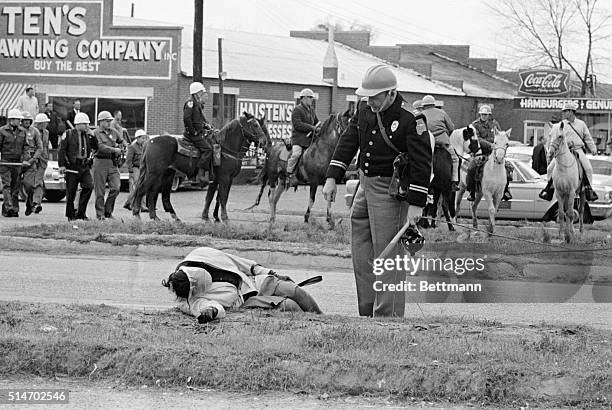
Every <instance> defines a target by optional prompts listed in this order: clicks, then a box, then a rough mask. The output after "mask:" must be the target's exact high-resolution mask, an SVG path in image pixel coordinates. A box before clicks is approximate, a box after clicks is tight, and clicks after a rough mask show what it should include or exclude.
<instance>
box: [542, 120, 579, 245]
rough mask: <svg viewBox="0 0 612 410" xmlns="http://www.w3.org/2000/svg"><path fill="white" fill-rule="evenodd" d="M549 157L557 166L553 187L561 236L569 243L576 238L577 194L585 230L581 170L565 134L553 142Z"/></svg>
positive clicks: (561, 133) (561, 134)
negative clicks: (551, 157)
mask: <svg viewBox="0 0 612 410" xmlns="http://www.w3.org/2000/svg"><path fill="white" fill-rule="evenodd" d="M549 156H553V157H554V158H555V161H556V165H555V167H554V169H553V171H552V178H553V186H554V187H555V195H556V197H557V204H558V206H559V236H560V237H562V236H563V235H564V234H565V242H567V243H569V242H571V240H572V239H573V237H574V199H575V197H576V194H578V196H579V198H580V203H579V207H578V220H579V222H580V228H579V229H580V232H581V233H582V231H583V229H584V208H585V204H586V194H585V192H584V189H581V180H582V178H580V169H579V167H578V161H577V160H576V157H575V156H574V153H573V152H572V151H571V150H570V149H569V147H568V146H567V142H566V141H565V137H564V136H563V132H560V133H559V135H558V136H557V137H556V139H555V140H553V141H551V144H550V153H549Z"/></svg>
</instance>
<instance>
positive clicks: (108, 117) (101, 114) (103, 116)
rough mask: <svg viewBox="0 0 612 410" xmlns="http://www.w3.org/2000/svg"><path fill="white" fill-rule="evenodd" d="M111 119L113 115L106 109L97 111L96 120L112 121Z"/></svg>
mask: <svg viewBox="0 0 612 410" xmlns="http://www.w3.org/2000/svg"><path fill="white" fill-rule="evenodd" d="M113 119H114V117H113V116H112V115H111V113H110V112H108V111H100V112H99V113H98V122H100V121H105V120H111V121H112V120H113Z"/></svg>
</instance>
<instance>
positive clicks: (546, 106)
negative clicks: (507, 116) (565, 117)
mask: <svg viewBox="0 0 612 410" xmlns="http://www.w3.org/2000/svg"><path fill="white" fill-rule="evenodd" d="M566 101H573V102H575V103H576V104H578V110H579V111H593V112H612V100H607V99H597V98H515V99H514V108H518V109H525V110H539V111H559V110H561V108H562V107H563V104H564V103H565V102H566Z"/></svg>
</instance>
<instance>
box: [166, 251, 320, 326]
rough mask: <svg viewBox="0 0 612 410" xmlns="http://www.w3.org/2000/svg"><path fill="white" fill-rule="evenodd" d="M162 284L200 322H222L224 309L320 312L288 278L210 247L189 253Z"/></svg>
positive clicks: (305, 293) (182, 307) (180, 307)
mask: <svg viewBox="0 0 612 410" xmlns="http://www.w3.org/2000/svg"><path fill="white" fill-rule="evenodd" d="M162 285H163V286H165V287H167V288H169V290H170V291H172V292H173V293H174V294H175V295H176V297H177V301H178V308H179V309H180V310H181V311H182V312H183V313H186V314H188V315H193V316H194V317H196V318H197V319H198V322H200V323H207V322H210V321H212V320H215V319H223V318H224V317H225V316H226V310H227V309H233V308H239V307H245V308H264V309H278V310H283V311H296V312H312V313H317V314H321V313H323V312H321V309H319V306H318V305H317V303H316V301H315V300H314V299H313V298H312V296H310V295H309V294H308V293H307V292H306V291H304V290H303V289H302V288H301V287H299V286H298V285H297V284H295V283H294V282H293V281H292V280H291V278H289V277H288V276H283V275H279V274H277V273H276V272H274V271H273V270H272V269H269V268H265V267H263V266H261V265H260V264H258V263H257V262H255V261H252V260H249V259H245V258H241V257H239V256H235V255H231V254H229V253H226V252H223V251H220V250H218V249H214V248H207V247H201V248H197V249H195V250H193V251H192V252H191V253H189V255H187V256H186V257H185V259H184V260H183V261H182V262H181V263H179V264H178V266H177V267H176V269H175V271H174V272H173V273H171V274H170V276H168V279H167V280H163V281H162Z"/></svg>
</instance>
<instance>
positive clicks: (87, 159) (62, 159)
mask: <svg viewBox="0 0 612 410" xmlns="http://www.w3.org/2000/svg"><path fill="white" fill-rule="evenodd" d="M73 121H74V127H75V128H72V129H69V130H66V132H65V133H64V134H63V135H62V137H61V138H60V142H59V151H58V162H59V166H60V172H61V173H62V174H65V175H64V178H65V179H66V217H67V218H68V220H69V221H74V220H75V219H83V220H88V218H87V213H86V211H87V203H88V202H89V198H90V197H91V191H92V190H93V187H94V183H93V178H92V176H91V157H92V156H93V153H94V152H95V151H96V150H97V149H98V140H97V139H96V138H95V137H94V136H93V134H92V132H91V131H90V130H89V116H88V115H87V114H85V113H84V112H80V113H78V114H76V115H75V116H74V118H73ZM79 184H81V193H80V195H79V207H78V209H77V211H76V213H75V211H74V199H75V198H76V193H77V188H78V186H79Z"/></svg>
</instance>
